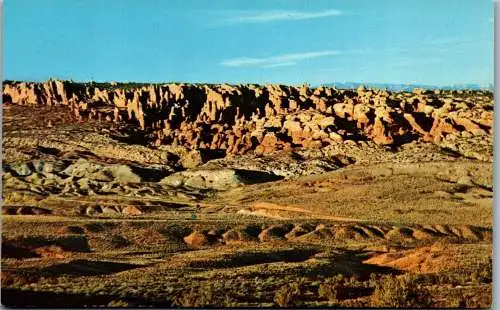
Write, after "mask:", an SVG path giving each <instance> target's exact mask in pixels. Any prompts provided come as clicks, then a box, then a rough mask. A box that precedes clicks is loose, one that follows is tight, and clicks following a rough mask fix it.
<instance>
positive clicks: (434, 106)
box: [3, 80, 493, 161]
mask: <svg viewBox="0 0 500 310" xmlns="http://www.w3.org/2000/svg"><path fill="white" fill-rule="evenodd" d="M3 102H4V103H7V104H9V103H12V104H20V105H64V106H67V107H68V108H69V109H71V110H72V111H73V112H74V115H75V116H76V117H77V119H78V120H81V121H83V120H95V121H99V122H127V123H132V124H136V125H137V127H138V128H140V130H142V132H143V134H144V139H146V140H147V141H148V142H149V143H150V145H151V146H157V147H158V146H161V145H171V146H182V147H186V148H187V149H192V150H205V151H209V152H212V153H213V154H217V155H210V156H214V157H224V156H225V155H230V154H240V155H241V154H245V153H249V152H250V153H254V154H257V155H259V154H264V153H269V152H274V151H280V150H292V149H325V148H329V147H332V146H335V145H339V144H345V143H353V142H354V143H370V144H375V145H383V146H390V147H392V148H394V147H399V146H401V145H404V144H407V143H410V142H413V141H422V142H431V143H434V144H437V145H439V146H442V147H444V148H447V149H451V150H452V151H455V152H458V153H460V154H461V155H462V156H465V157H471V158H476V159H480V160H486V161H489V160H491V156H492V148H490V147H489V146H491V145H492V136H493V95H492V93H491V92H487V91H442V90H434V91H426V90H421V89H415V90H413V92H411V93H410V92H389V91H386V90H374V89H365V88H364V87H360V88H358V89H357V90H338V89H335V88H327V87H319V88H316V89H311V88H309V87H307V86H302V87H293V86H284V85H264V86H261V85H238V86H231V85H227V84H221V85H193V84H164V85H158V84H155V85H148V86H138V87H135V88H127V87H120V86H117V85H115V84H109V85H104V86H98V85H92V84H77V83H72V82H68V81H59V80H49V81H47V82H44V83H30V82H6V83H4V89H3ZM464 141H465V142H464ZM471 141H472V142H471ZM471 143H472V144H478V145H486V146H487V148H486V151H484V150H483V151H481V152H475V151H468V150H467V148H466V147H465V150H464V147H463V145H470V144H471ZM490 149H491V150H490Z"/></svg>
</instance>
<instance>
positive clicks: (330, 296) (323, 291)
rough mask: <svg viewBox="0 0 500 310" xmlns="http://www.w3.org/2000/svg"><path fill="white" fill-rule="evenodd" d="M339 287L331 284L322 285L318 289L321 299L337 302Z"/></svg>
mask: <svg viewBox="0 0 500 310" xmlns="http://www.w3.org/2000/svg"><path fill="white" fill-rule="evenodd" d="M337 289H338V288H337V285H336V284H329V283H321V284H320V285H319V289H318V295H319V297H320V298H326V299H327V300H328V301H331V302H337V301H338V300H337Z"/></svg>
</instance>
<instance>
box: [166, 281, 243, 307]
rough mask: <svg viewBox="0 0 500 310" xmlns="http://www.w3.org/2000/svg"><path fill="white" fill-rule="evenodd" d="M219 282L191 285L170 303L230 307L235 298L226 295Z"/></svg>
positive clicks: (182, 305)
mask: <svg viewBox="0 0 500 310" xmlns="http://www.w3.org/2000/svg"><path fill="white" fill-rule="evenodd" d="M218 284H220V283H205V284H202V285H199V286H192V287H191V289H189V290H187V291H182V292H180V293H179V294H177V295H176V296H175V297H174V298H173V302H172V305H173V306H180V307H189V308H193V307H214V306H216V307H231V306H234V305H235V302H236V301H235V300H234V299H233V298H232V297H231V296H229V295H227V294H228V290H227V289H226V288H225V287H224V286H222V287H219V286H218Z"/></svg>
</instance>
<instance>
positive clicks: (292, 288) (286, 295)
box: [274, 282, 301, 307]
mask: <svg viewBox="0 0 500 310" xmlns="http://www.w3.org/2000/svg"><path fill="white" fill-rule="evenodd" d="M300 296H301V292H300V286H299V284H298V283H296V282H292V283H290V284H288V285H285V286H282V287H281V288H280V289H279V290H278V291H277V292H276V294H275V296H274V302H275V303H276V304H277V305H278V306H280V307H291V306H294V305H297V304H298V300H299V298H300Z"/></svg>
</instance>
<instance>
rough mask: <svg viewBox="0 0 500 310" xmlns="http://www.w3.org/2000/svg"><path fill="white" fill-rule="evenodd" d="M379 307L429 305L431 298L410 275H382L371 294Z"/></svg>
mask: <svg viewBox="0 0 500 310" xmlns="http://www.w3.org/2000/svg"><path fill="white" fill-rule="evenodd" d="M372 298H373V301H374V303H375V306H379V307H390V308H394V307H429V306H430V305H431V303H432V298H431V296H430V294H429V292H428V291H427V290H425V289H424V288H423V287H422V286H420V285H418V284H417V283H416V281H415V279H414V278H413V277H412V276H411V275H405V276H400V277H394V276H390V275H389V276H383V277H381V278H380V280H379V282H378V283H377V285H376V287H375V291H374V293H373V295H372Z"/></svg>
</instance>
